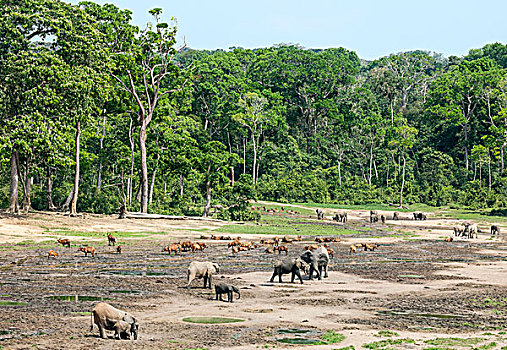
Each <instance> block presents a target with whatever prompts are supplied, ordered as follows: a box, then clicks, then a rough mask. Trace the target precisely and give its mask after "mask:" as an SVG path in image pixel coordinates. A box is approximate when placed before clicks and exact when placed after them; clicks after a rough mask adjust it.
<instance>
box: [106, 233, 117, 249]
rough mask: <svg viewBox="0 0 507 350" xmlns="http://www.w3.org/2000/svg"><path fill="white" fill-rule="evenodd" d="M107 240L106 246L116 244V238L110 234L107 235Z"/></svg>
mask: <svg viewBox="0 0 507 350" xmlns="http://www.w3.org/2000/svg"><path fill="white" fill-rule="evenodd" d="M107 240H108V244H107V245H111V243H112V244H113V246H114V245H115V244H116V238H115V237H114V236H113V235H112V234H109V233H108V234H107Z"/></svg>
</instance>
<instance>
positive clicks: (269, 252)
mask: <svg viewBox="0 0 507 350" xmlns="http://www.w3.org/2000/svg"><path fill="white" fill-rule="evenodd" d="M264 253H268V254H273V253H274V251H273V249H272V248H266V250H265V251H264Z"/></svg>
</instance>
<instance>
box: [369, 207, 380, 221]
mask: <svg viewBox="0 0 507 350" xmlns="http://www.w3.org/2000/svg"><path fill="white" fill-rule="evenodd" d="M373 222H378V215H377V211H376V210H370V223H373Z"/></svg>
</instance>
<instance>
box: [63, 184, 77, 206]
mask: <svg viewBox="0 0 507 350" xmlns="http://www.w3.org/2000/svg"><path fill="white" fill-rule="evenodd" d="M73 197H74V186H72V190H70V192H69V195H68V196H67V199H65V202H64V203H63V205H62V210H63V211H67V210H69V206H70V201H71V200H72V198H73Z"/></svg>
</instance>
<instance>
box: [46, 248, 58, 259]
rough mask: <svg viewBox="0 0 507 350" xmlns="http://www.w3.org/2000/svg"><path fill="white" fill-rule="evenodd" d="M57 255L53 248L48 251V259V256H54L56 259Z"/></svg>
mask: <svg viewBox="0 0 507 350" xmlns="http://www.w3.org/2000/svg"><path fill="white" fill-rule="evenodd" d="M57 256H58V253H57V252H55V251H54V250H50V251H49V252H48V260H49V258H50V257H54V258H55V259H56V257H57Z"/></svg>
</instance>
